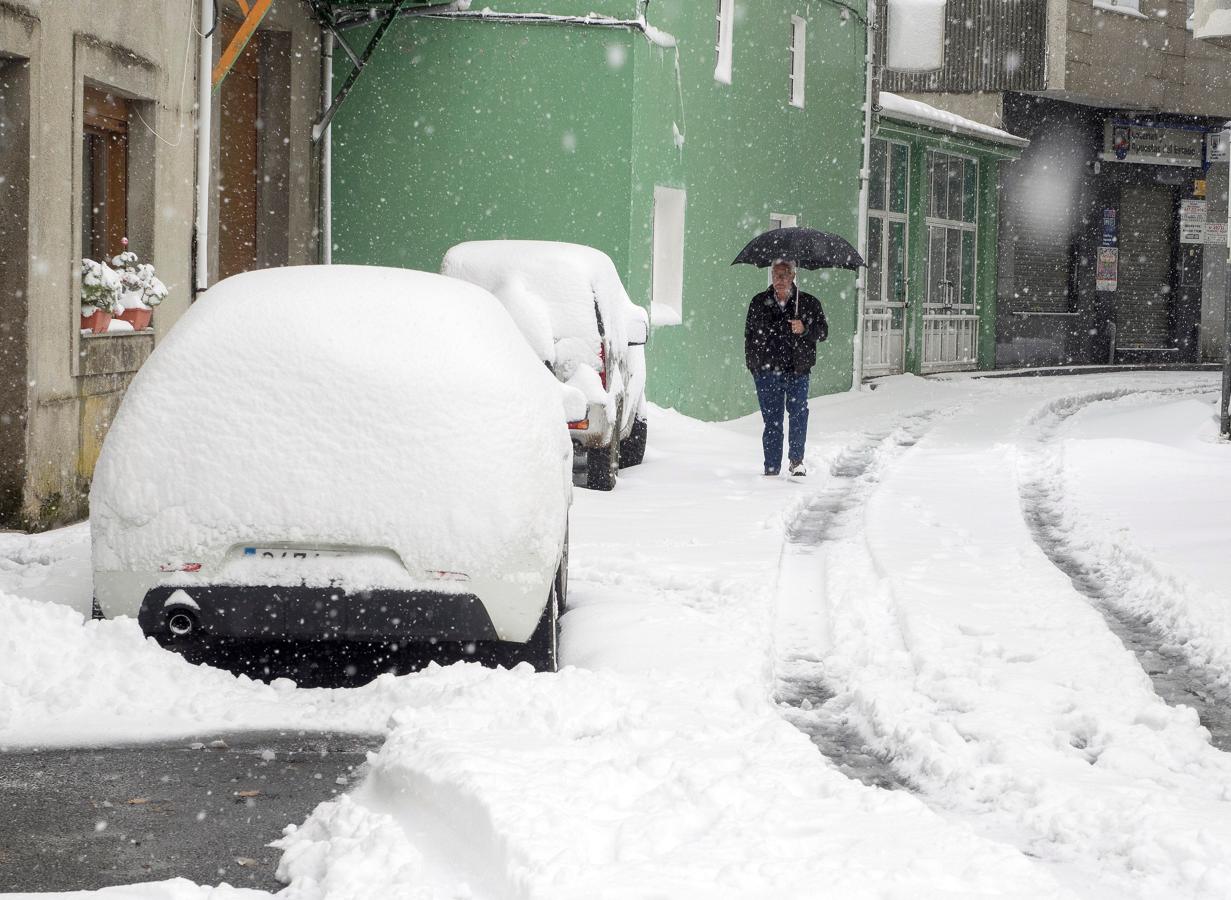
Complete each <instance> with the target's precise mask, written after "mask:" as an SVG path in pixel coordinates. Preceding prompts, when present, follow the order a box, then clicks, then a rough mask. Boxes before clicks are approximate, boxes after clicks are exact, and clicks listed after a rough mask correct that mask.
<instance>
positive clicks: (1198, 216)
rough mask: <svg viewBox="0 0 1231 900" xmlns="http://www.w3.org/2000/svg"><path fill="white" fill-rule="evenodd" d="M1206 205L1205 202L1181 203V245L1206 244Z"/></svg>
mask: <svg viewBox="0 0 1231 900" xmlns="http://www.w3.org/2000/svg"><path fill="white" fill-rule="evenodd" d="M1205 219H1206V205H1205V201H1204V200H1181V201H1180V243H1181V244H1202V243H1205Z"/></svg>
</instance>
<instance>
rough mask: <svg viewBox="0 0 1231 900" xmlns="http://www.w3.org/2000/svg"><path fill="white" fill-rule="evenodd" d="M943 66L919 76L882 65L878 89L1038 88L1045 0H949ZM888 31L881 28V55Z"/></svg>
mask: <svg viewBox="0 0 1231 900" xmlns="http://www.w3.org/2000/svg"><path fill="white" fill-rule="evenodd" d="M945 15H946V19H947V22H946V24H945V65H944V68H942V69H940V70H939V71H936V72H929V73H926V74H922V75H916V74H906V73H902V72H891V71H889V70H888V69H885V70H882V74H881V85H880V86H881V89H882V90H886V91H892V92H894V93H916V92H922V91H954V92H967V91H1041V90H1043V88H1044V86H1045V85H1044V81H1045V78H1046V75H1047V0H949V2H948V4H947V6H946V8H945ZM887 33H888V31H887V29H886V28H881V29H879V33H878V35H877V44H878V52H879V58H880V59H882V60H884V59H885V42H886V35H887Z"/></svg>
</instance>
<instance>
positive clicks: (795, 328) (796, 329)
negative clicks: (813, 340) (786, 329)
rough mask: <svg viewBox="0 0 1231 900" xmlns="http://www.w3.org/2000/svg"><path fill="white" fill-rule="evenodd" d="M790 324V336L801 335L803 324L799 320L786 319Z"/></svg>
mask: <svg viewBox="0 0 1231 900" xmlns="http://www.w3.org/2000/svg"><path fill="white" fill-rule="evenodd" d="M787 321H788V322H790V323H791V334H803V333H804V323H803V321H802V320H801V319H787Z"/></svg>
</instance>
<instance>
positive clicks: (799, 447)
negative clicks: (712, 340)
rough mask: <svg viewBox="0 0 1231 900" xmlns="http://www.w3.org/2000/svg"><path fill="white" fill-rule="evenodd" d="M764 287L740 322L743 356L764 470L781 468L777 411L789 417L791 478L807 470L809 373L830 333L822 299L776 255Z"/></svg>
mask: <svg viewBox="0 0 1231 900" xmlns="http://www.w3.org/2000/svg"><path fill="white" fill-rule="evenodd" d="M771 276H772V281H771V284H770V287H769V288H768V289H767V290H764V291H762V292H761V293H759V294H757V295H756V296H755V297H753V298H752V302H751V303H749V304H748V319H747V321H746V322H745V324H744V358H745V361H746V363H747V365H748V371H749V372H751V373H752V380H753V381H754V382H755V383H756V387H757V403H759V404H760V406H761V418H762V419H764V420H765V431H764V432H763V433H762V435H761V445H762V447H763V448H764V450H765V474H766V475H777V474H778V472H779V471H780V470H781V468H782V414H783V411H784V410H785V411H786V413H787V414H788V415H789V416H790V440H789V446H788V452H787V458H788V460H789V461H790V472H791V474H792V475H794V476H797V477H799V476H803V475H806V474H807V470H806V469H805V468H804V441H805V440H806V439H807V437H808V374H809V373H810V372H811V371H812V367H813V366H814V365H816V345H817V342H818V341H823V340H825V338H827V337H828V336H829V324H828V323H827V322H826V321H825V312H824V311H823V310H822V309H821V301H819V300H817V299H816V298H815V297H813V296H812V295H811V294H805V293H803V292H802V291H801V290H800V289H799V286H798V285H796V284H795V264H794V263H793V262H788V261H787V260H783V259H780V260H778V261H776V262H775V263H774V266H773V269H772V270H771Z"/></svg>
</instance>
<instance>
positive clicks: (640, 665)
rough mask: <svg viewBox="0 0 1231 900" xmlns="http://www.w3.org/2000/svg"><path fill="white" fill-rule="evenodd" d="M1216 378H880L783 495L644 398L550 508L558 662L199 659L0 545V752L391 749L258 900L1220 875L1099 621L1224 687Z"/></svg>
mask: <svg viewBox="0 0 1231 900" xmlns="http://www.w3.org/2000/svg"><path fill="white" fill-rule="evenodd" d="M1214 387H1215V385H1214V380H1213V378H1212V377H1211V376H1205V375H1194V374H1158V373H1151V374H1145V373H1142V374H1117V375H1114V376H1086V377H1081V378H1047V379H1022V380H1018V379H998V380H974V379H953V380H950V381H923V380H920V379H916V378H910V377H903V378H897V379H891V380H888V381H885V382H882V384H881V385H880V386H879V388H878V389H877V390H876V391H873V392H864V393H862V394H859V395H843V396H837V397H828V398H823V399H820V400H816V401H814V402H813V415H812V429H813V434H812V436H811V437H812V440H811V442H810V444H809V449H808V459H809V462H810V463H811V468H812V470H813V475H812V476H810V477H809V478H808V479H807V482H806V483H805V484H800V483H792V482H790V481H789V480H788V479H786V478H782V479H778V480H767V479H764V478H762V477H761V476H759V475H758V474H756V472H757V470H758V469H759V465H758V460H759V423H757V422H756V421H753V420H752V419H746V420H741V421H739V422H734V423H728V424H723V425H710V424H704V423H699V422H696V421H693V420H688V419H685V418H683V417H681V416H679V415H677V414H675V413H672V412H670V411H663V410H655V411H654V415H653V418H652V420H651V432H650V450H649V451H648V452H647V458H646V463H645V464H644V465H643V466H641V467H639V468H638V469H634V470H630V471H628V472H627V473H626V475H625V476H624V477H622V480H621V483H620V486H619V488H618V489H617V490H616V491H615V492H613V493H611V494H594V493H590V492H584V491H579V492H578V496H577V498H576V505H575V507H574V513H573V554H572V571H571V581H570V591H571V596H570V611H569V612H568V614H567V615H566V617H565V620H564V644H563V650H564V655H565V659H566V662H568V663H569V664H570V668H569V669H567V670H566V671H564V672H562V673H560V674H558V675H537V674H534V673H531V672H528V671H524V670H516V671H512V672H503V671H489V670H483V669H480V668H478V667H476V666H472V665H459V666H452V667H449V668H444V669H441V668H436V669H431V670H428V671H425V672H422V673H419V674H417V675H413V676H403V677H399V678H391V677H389V678H382V679H381V680H378V681H377V682H375V683H373V684H372V685H369V686H367V687H364V688H358V689H351V690H344V691H343V690H335V691H329V690H320V689H315V690H302V689H295V688H293V687H291V686H290V685H289V684H286V683H278V684H274V685H270V686H266V685H259V684H256V683H252V682H248V681H246V680H244V679H235V678H234V677H232V676H230V675H227V674H225V673H219V672H216V671H211V670H203V669H195V668H191V667H189V666H187V665H185V664H184V663H183V662H182V661H180V660H178V659H176V658H174V657H171V656H168V655H167V654H165V653H163V652H162V651H160V650H158V649H157V648H156V647H154V646H153V645H151V644H148V643H146V642H144V641H143V640H142V639H141V637H140V634H139V633H138V632H137V630H136V628H135V626H134V625H133V624H132V623H126V622H105V623H90V624H87V625H85V626H82V625H81V624H80V616H74V615H72V614H70V613H69V612H67V611H65V610H63V608H62V607H58V606H54V605H50V604H49V603H48V601H49V600H53V599H60V600H63V601H65V602H68V603H70V604H75V605H77V606H78V608H81V604H82V598H83V597H84V598H85V602H86V603H88V596H89V594H88V591H89V588H88V575H86V574H85V573H86V571H87V569H88V567H87V566H85V565H84V559H85V557H84V555H83V554H84V552H85V550H86V548H87V546H88V535H86V534H85V533H84V530H83V529H73V530H69V531H66V532H61V533H59V534H57V535H53V536H40V537H38V538H25V537H22V536H5V537H4V538H3V541H2V542H0V551H2V553H0V555H3V556H4V557H7V559H8V561H7V562H4V563H0V590H2V591H3V592H4V593H3V595H0V745H8V746H29V745H30V744H36V743H43V744H52V745H61V746H65V745H67V746H71V745H79V744H81V743H83V742H92V743H106V742H118V741H133V740H152V739H164V738H174V737H179V736H182V735H184V734H188V733H192V732H196V731H200V730H202V729H206V728H215V727H216V728H222V729H227V730H230V731H238V730H244V729H248V728H250V729H266V728H283V727H292V728H293V727H303V726H304V725H305V724H310V725H311V727H313V728H316V729H334V730H340V731H350V732H355V733H372V734H384V735H385V736H386V738H385V743H384V746H383V747H382V749H381V750H380V751H379V752H378V753H377V754H375V755H374V756H373V757H372V758H371V761H370V767H369V774H368V776H367V778H366V779H365V780H364V781H363V782H362V783H361V784H360V785H359V786H358V787H356V788H355V790H353V791H352V792H351V793H349V794H347V795H346V796H344V797H342V798H341V799H339V800H337V801H333V802H330V803H326V804H322V806H321V807H319V808H318V809H317V811H316V812H315V813H314V814H313V815H312V816H311V817H309V819H308V820H307V822H305V823H303V824H301V825H299V827H298V828H296V829H294V830H293V831H291V832H290V833H289V834H288V836H287V837H286V838H284V842H283V843H284V846H285V853H284V856H283V859H282V864H281V874H282V876H283V877H284V878H286V879H289V881H290V885H289V887H288V888H287V889H286V891H284V895H285V896H286V897H288V898H316V897H323V896H331V897H355V898H360V897H374V896H381V897H406V898H411V897H413V898H446V897H471V898H506V897H508V898H532V897H533V898H563V897H587V898H589V897H611V898H629V897H651V896H701V895H704V896H706V897H731V898H737V897H738V898H760V897H765V898H769V897H775V898H781V897H801V898H802V897H811V896H815V895H816V890H817V885H825V886H826V888H827V890H828V891H829V892H830V893H832V894H833V895H834V896H843V897H908V896H909V897H928V896H942V895H943V896H946V897H954V896H970V897H985V896H986V897H991V896H997V897H1001V896H1020V897H1047V896H1072V897H1092V898H1102V897H1107V898H1110V897H1140V898H1147V897H1158V896H1168V897H1211V898H1212V897H1224V896H1227V895H1228V894H1229V893H1231V863H1229V862H1228V860H1231V758H1229V757H1228V756H1227V754H1225V753H1223V752H1221V751H1219V750H1218V749H1215V747H1214V746H1212V745H1211V742H1210V739H1209V734H1208V732H1207V731H1206V730H1205V729H1204V728H1203V727H1202V726H1201V724H1200V722H1199V720H1198V714H1197V713H1196V712H1194V711H1193V710H1192V709H1190V708H1187V707H1179V706H1169V705H1168V704H1167V703H1166V702H1164V700H1163V699H1161V698H1160V697H1159V696H1158V694H1157V693H1156V692H1155V689H1154V687H1153V685H1152V683H1151V681H1150V678H1149V676H1148V675H1147V674H1146V672H1145V671H1144V670H1143V668H1142V664H1141V662H1140V661H1139V659H1138V658H1137V657H1136V656H1134V653H1133V652H1132V650H1130V649H1127V648H1126V647H1125V645H1124V644H1123V643H1122V642H1121V640H1120V639H1119V638H1117V637H1116V635H1115V634H1114V633H1113V632H1112V630H1111V629H1110V628H1109V627H1108V623H1107V619H1106V618H1105V617H1104V614H1103V612H1102V611H1100V610H1101V609H1103V610H1105V611H1107V612H1108V613H1109V614H1111V615H1112V616H1113V617H1114V616H1120V617H1122V618H1123V619H1124V620H1126V621H1127V620H1131V621H1133V622H1137V623H1142V624H1141V630H1142V633H1144V634H1146V635H1148V636H1149V641H1150V642H1151V644H1150V646H1152V647H1154V648H1156V649H1158V650H1159V651H1165V652H1166V653H1168V654H1171V656H1172V657H1173V658H1175V659H1176V660H1178V661H1182V662H1183V664H1184V665H1185V666H1189V667H1191V668H1192V672H1193V673H1194V674H1193V675H1192V676H1191V677H1190V676H1189V675H1188V674H1186V673H1185V672H1180V673H1179V675H1178V676H1177V677H1178V678H1179V680H1180V682H1181V683H1183V684H1187V685H1190V686H1191V684H1192V678H1198V677H1199V678H1200V679H1201V686H1200V688H1199V690H1200V691H1201V692H1203V693H1205V694H1206V695H1207V696H1209V697H1210V698H1211V699H1210V704H1209V705H1210V707H1211V708H1212V709H1214V710H1217V709H1218V708H1220V707H1221V708H1223V709H1225V697H1226V694H1225V689H1226V687H1227V685H1228V684H1229V683H1231V604H1228V603H1227V602H1226V601H1227V599H1228V587H1227V585H1228V584H1229V583H1231V578H1229V576H1231V554H1229V553H1228V552H1227V548H1228V547H1229V546H1231V479H1228V478H1227V477H1226V472H1227V471H1228V461H1227V453H1228V452H1231V451H1229V450H1228V448H1227V447H1226V446H1224V445H1219V444H1217V443H1215V441H1214V434H1215V424H1214V422H1213V421H1212V419H1211V412H1212V407H1211V402H1210V401H1211V397H1212V392H1213V390H1214ZM1044 509H1045V510H1046V512H1047V515H1046V516H1043V517H1042V518H1041V517H1040V510H1044ZM1041 521H1042V524H1040V522H1041ZM1064 560H1069V561H1071V563H1072V565H1071V566H1070V567H1068V568H1067V569H1065V570H1063V571H1062V568H1061V567H1058V565H1057V562H1058V561H1060V562H1063V561H1064ZM1074 573H1078V574H1079V575H1081V574H1084V575H1086V576H1088V579H1087V581H1083V579H1082V578H1081V577H1078V578H1077V579H1076V581H1075V580H1074V578H1072V577H1070V576H1071V575H1073V574H1074ZM1087 582H1088V584H1087ZM1083 585H1086V586H1088V585H1096V586H1097V591H1092V590H1083V589H1082V587H1083ZM1095 594H1097V596H1094V595H1095ZM1092 597H1094V600H1093V601H1092ZM23 598H25V599H23ZM1151 667H1152V668H1159V666H1158V665H1157V664H1156V663H1153V664H1151ZM1173 674H1174V673H1173ZM1220 691H1222V692H1224V693H1219V692H1220ZM1171 699H1173V700H1174V699H1175V697H1172V698H1171ZM805 701H806V702H805ZM1211 721H1212V724H1213V720H1211ZM792 723H794V724H796V725H799V726H800V728H795V727H792ZM801 729H803V730H801ZM805 732H807V733H805ZM810 737H811V738H814V739H815V744H814V742H813V740H811V739H810ZM818 747H819V748H820V751H821V752H818V749H817V748H818ZM2 761H3V757H0V765H2ZM865 782H866V783H865ZM878 785H886V786H888V787H890V788H892V789H885V788H884V787H880V786H878ZM2 845H3V826H0V846H2ZM206 893H207V892H206V891H205V890H204V889H199V888H196V887H194V886H192V885H190V884H187V883H184V882H174V883H173V882H167V883H162V884H161V885H154V886H150V887H148V888H146V889H145V891H143V892H142V893H141V894H140V896H143V897H194V898H195V897H204V896H206ZM230 893H231V892H230V891H227V890H219V891H216V892H214V894H213V896H215V897H216V898H219V900H221V898H224V897H226V896H228V895H229V894H230ZM103 896H116V894H115V893H113V892H104V893H103ZM244 896H250V894H247V893H245V894H244Z"/></svg>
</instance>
